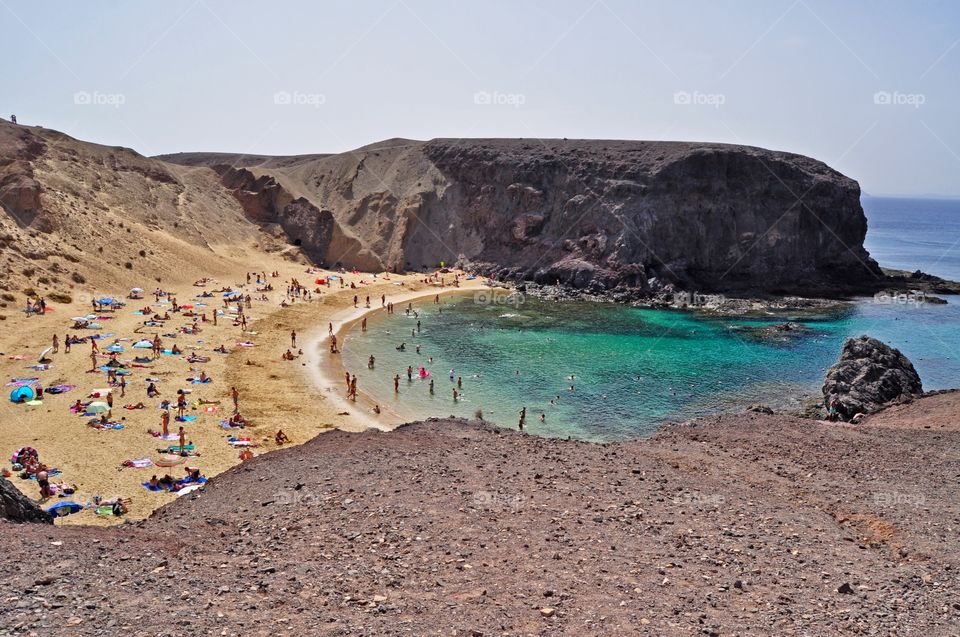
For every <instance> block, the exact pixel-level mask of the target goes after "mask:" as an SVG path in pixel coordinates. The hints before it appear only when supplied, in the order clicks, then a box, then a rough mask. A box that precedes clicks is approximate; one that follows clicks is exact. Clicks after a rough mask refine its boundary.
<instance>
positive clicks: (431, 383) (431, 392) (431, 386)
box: [430, 378, 433, 396]
mask: <svg viewBox="0 0 960 637" xmlns="http://www.w3.org/2000/svg"><path fill="white" fill-rule="evenodd" d="M430 395H431V396H432V395H433V379H432V378H431V379H430Z"/></svg>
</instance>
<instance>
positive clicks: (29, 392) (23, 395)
mask: <svg viewBox="0 0 960 637" xmlns="http://www.w3.org/2000/svg"><path fill="white" fill-rule="evenodd" d="M35 396H36V394H35V393H34V391H33V387H17V388H16V389H14V390H13V391H12V392H10V402H13V403H25V402H27V401H28V400H33V399H34V397H35Z"/></svg>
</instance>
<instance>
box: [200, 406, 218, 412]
mask: <svg viewBox="0 0 960 637" xmlns="http://www.w3.org/2000/svg"><path fill="white" fill-rule="evenodd" d="M203 411H204V412H205V413H208V414H215V413H217V406H216V405H204V406H203Z"/></svg>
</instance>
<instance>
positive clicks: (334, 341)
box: [330, 334, 337, 354]
mask: <svg viewBox="0 0 960 637" xmlns="http://www.w3.org/2000/svg"><path fill="white" fill-rule="evenodd" d="M330 353H331V354H336V353H337V335H336V334H331V335H330Z"/></svg>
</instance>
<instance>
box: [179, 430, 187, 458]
mask: <svg viewBox="0 0 960 637" xmlns="http://www.w3.org/2000/svg"><path fill="white" fill-rule="evenodd" d="M177 433H178V436H179V439H180V455H181V456H185V455H187V432H185V431H184V430H183V427H180V431H179V432H177Z"/></svg>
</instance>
